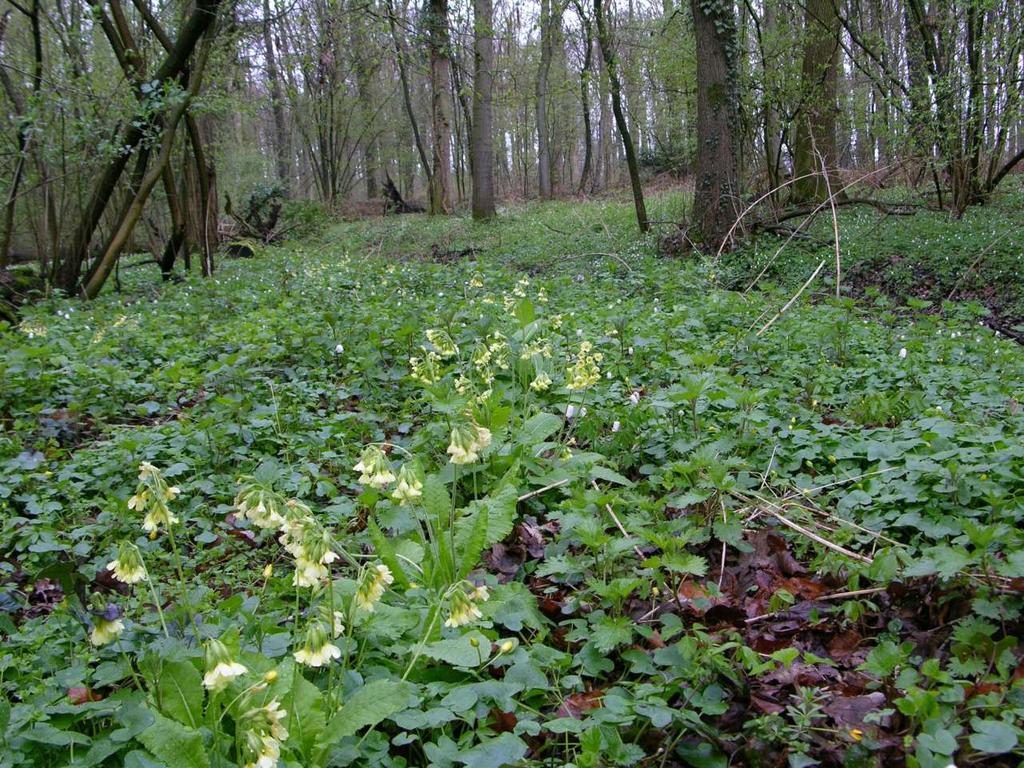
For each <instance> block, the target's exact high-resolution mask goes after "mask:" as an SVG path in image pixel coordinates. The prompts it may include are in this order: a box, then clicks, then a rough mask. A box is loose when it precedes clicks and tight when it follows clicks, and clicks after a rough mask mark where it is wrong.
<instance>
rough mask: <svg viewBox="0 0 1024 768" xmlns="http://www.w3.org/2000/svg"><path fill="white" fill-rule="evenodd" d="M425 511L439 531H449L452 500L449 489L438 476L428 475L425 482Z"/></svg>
mask: <svg viewBox="0 0 1024 768" xmlns="http://www.w3.org/2000/svg"><path fill="white" fill-rule="evenodd" d="M423 509H424V510H426V513H427V516H428V517H430V518H431V519H432V520H433V521H434V524H435V525H436V526H437V530H439V531H443V530H447V529H448V516H449V515H450V514H451V511H452V500H451V497H450V496H449V495H448V489H447V488H446V487H445V484H444V483H443V482H441V480H440V478H438V477H437V475H427V477H426V479H424V481H423Z"/></svg>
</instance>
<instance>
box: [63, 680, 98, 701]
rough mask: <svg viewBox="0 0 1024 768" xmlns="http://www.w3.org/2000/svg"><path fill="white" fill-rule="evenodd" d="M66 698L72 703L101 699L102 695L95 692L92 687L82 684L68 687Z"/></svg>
mask: <svg viewBox="0 0 1024 768" xmlns="http://www.w3.org/2000/svg"><path fill="white" fill-rule="evenodd" d="M68 699H70V700H71V703H72V704H75V705H78V704H85V703H86V702H89V701H102V700H103V697H102V696H101V695H100V694H98V693H96V692H95V691H94V690H92V688H89V687H87V686H84V685H76V686H74V687H72V688H68Z"/></svg>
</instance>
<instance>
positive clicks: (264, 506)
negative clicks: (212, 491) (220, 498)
mask: <svg viewBox="0 0 1024 768" xmlns="http://www.w3.org/2000/svg"><path fill="white" fill-rule="evenodd" d="M238 482H239V484H240V488H239V489H238V493H237V494H236V495H235V509H236V510H238V514H239V515H240V516H241V517H243V518H247V519H249V520H251V521H252V522H253V525H255V526H256V527H257V528H264V529H267V528H280V527H281V524H282V523H284V516H283V515H282V514H281V506H282V504H283V499H282V498H281V496H280V495H279V494H277V493H274V491H272V490H270V489H269V488H266V487H265V486H263V485H262V484H260V483H258V482H257V481H256V480H255V479H253V478H251V477H242V478H239V481H238Z"/></svg>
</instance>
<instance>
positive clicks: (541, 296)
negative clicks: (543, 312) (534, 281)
mask: <svg viewBox="0 0 1024 768" xmlns="http://www.w3.org/2000/svg"><path fill="white" fill-rule="evenodd" d="M537 303H538V304H547V303H548V292H547V291H546V290H544V286H543V285H542V286H541V287H540V288H538V289H537Z"/></svg>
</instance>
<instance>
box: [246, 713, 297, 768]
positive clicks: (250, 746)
mask: <svg viewBox="0 0 1024 768" xmlns="http://www.w3.org/2000/svg"><path fill="white" fill-rule="evenodd" d="M287 715H288V712H287V711H286V710H283V709H281V705H280V703H279V702H278V701H277V700H276V699H274V700H272V701H271V702H270V703H269V704H267V705H266V706H264V707H258V708H256V709H250V710H249V711H247V712H245V713H244V714H243V715H242V716H241V718H239V725H240V727H241V728H243V729H244V730H245V738H244V739H243V741H242V746H243V750H244V753H245V759H246V762H245V763H244V766H245V768H277V764H278V761H279V760H280V759H281V742H283V741H284V740H285V739H287V738H288V730H287V729H286V728H285V727H284V725H283V723H282V721H283V720H284V718H285V717H286V716H287Z"/></svg>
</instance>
